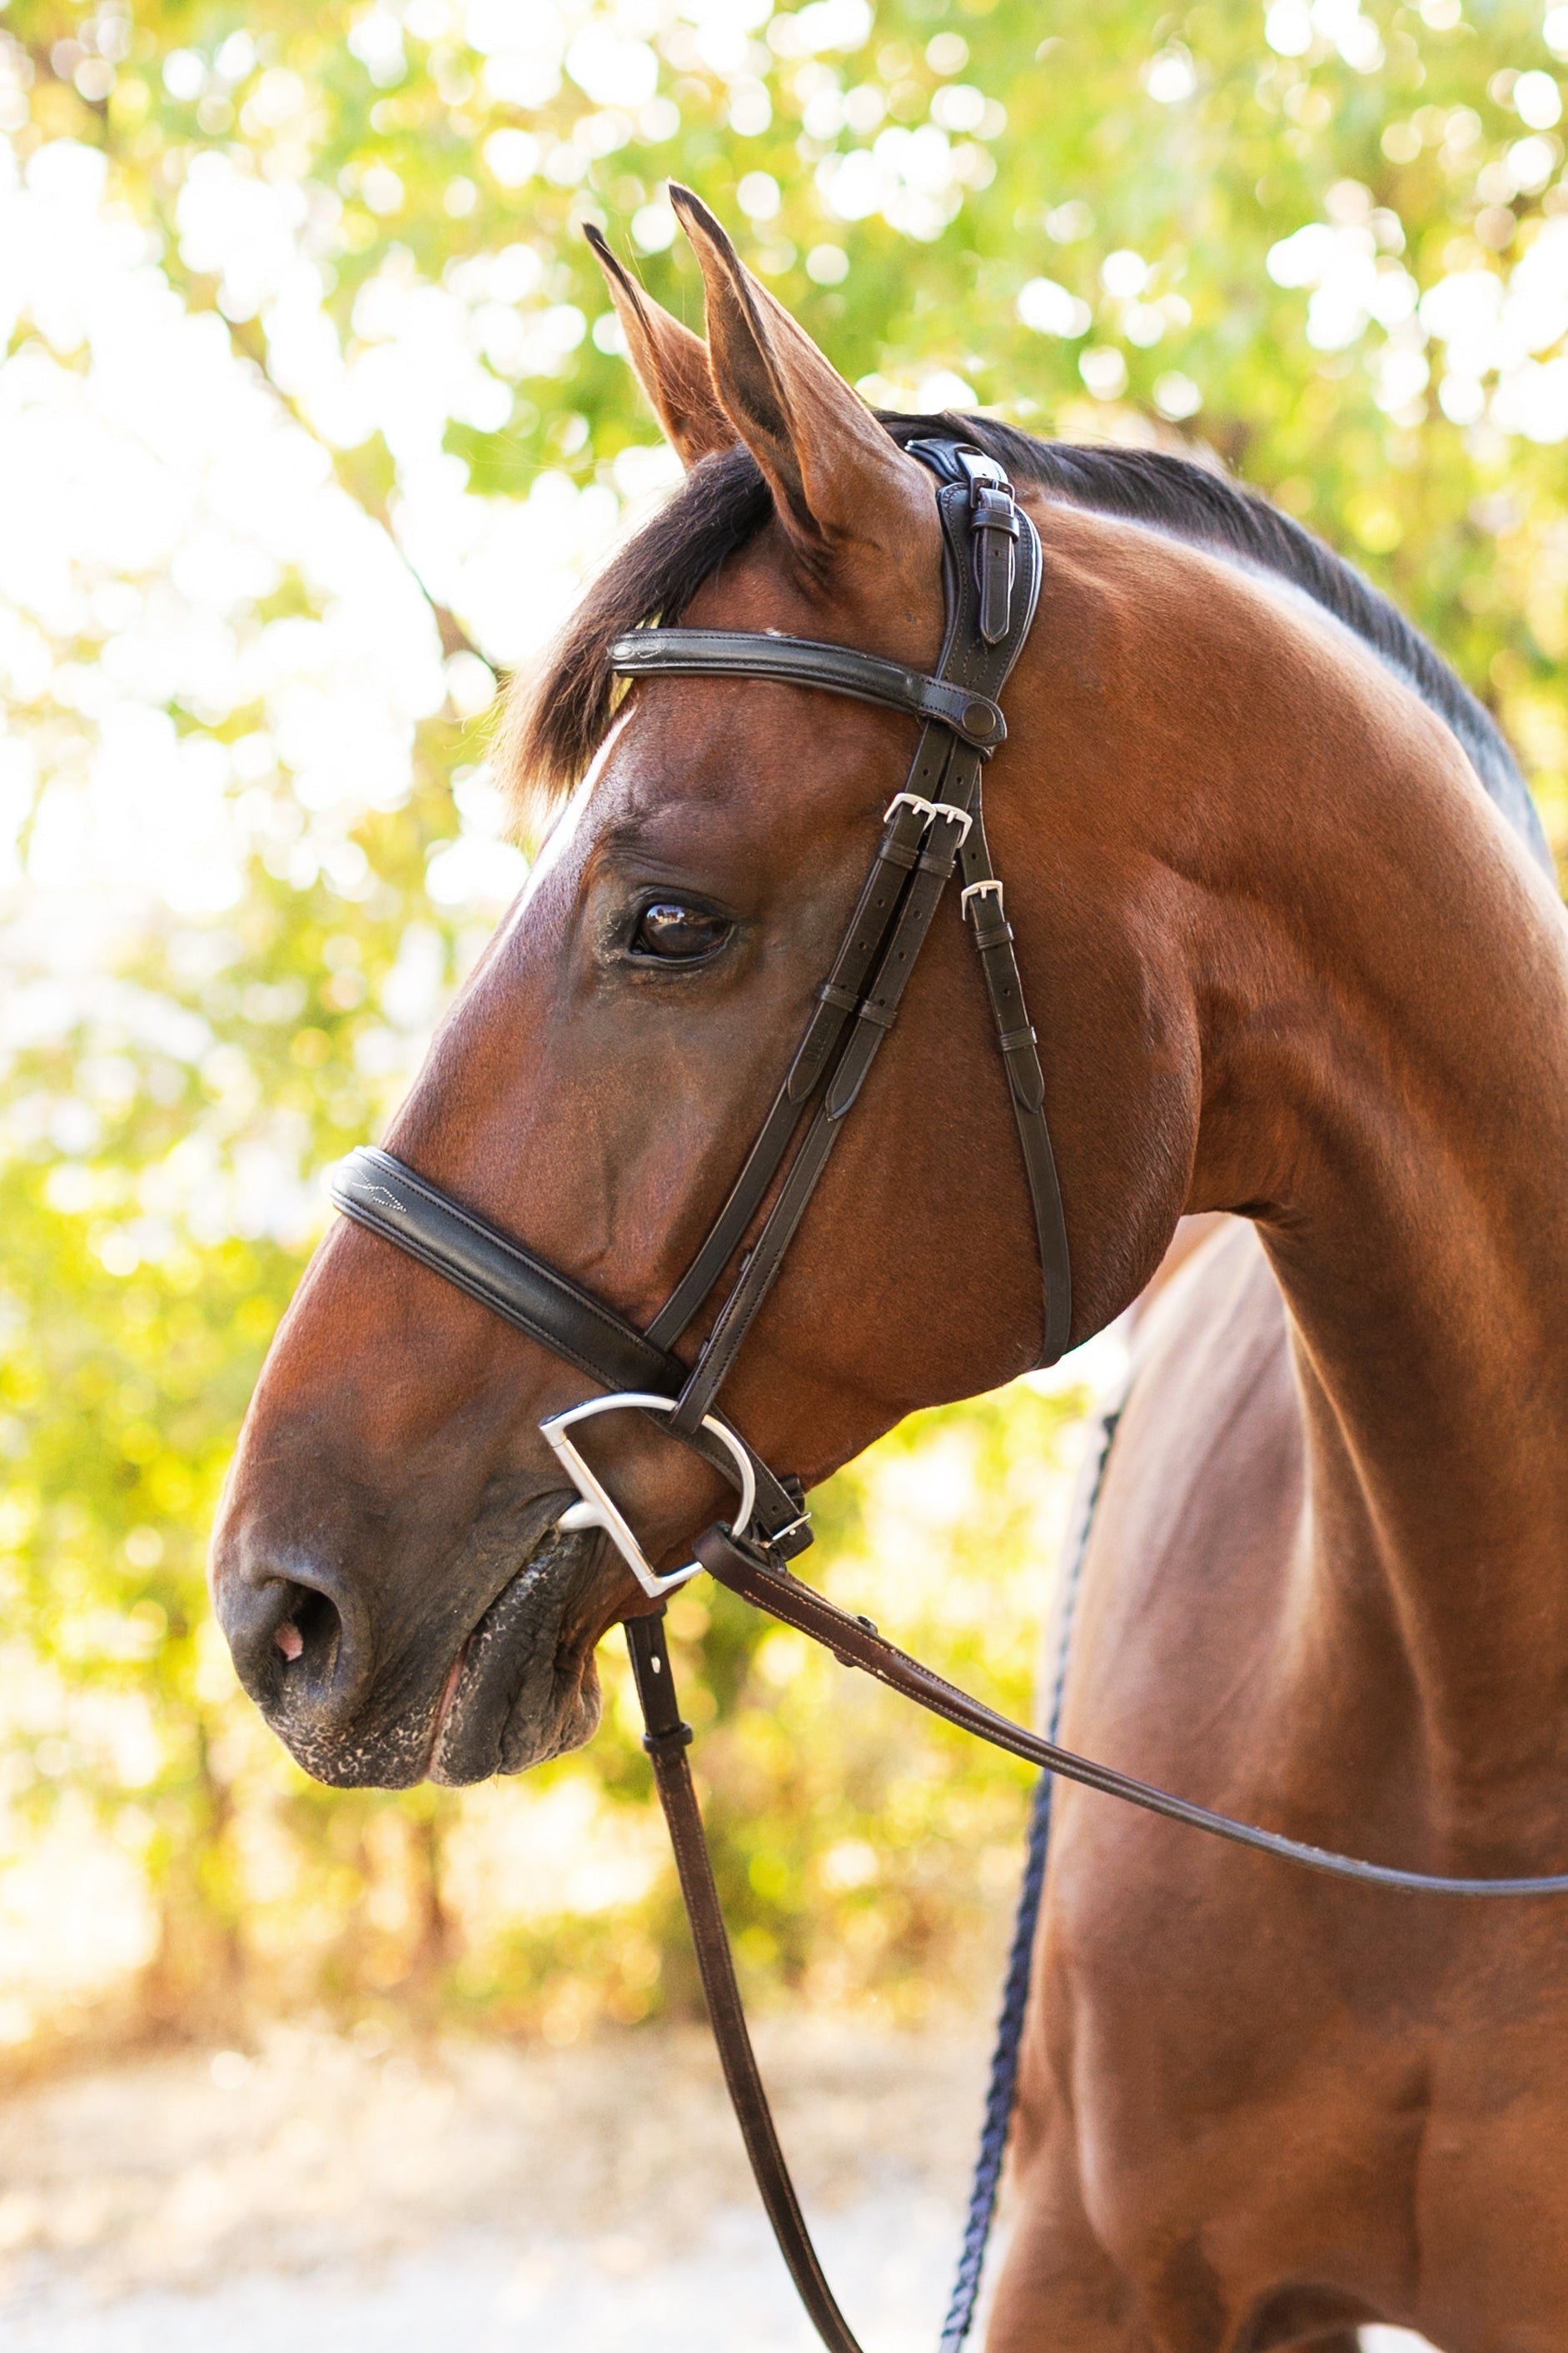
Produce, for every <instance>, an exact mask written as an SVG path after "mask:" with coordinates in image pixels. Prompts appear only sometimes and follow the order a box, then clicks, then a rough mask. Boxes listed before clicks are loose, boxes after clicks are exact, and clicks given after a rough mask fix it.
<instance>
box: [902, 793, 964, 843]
mask: <svg viewBox="0 0 1568 2353" xmlns="http://www.w3.org/2000/svg"><path fill="white" fill-rule="evenodd" d="M904 807H909V808H912V809H921V810H923V812H924V814H925V821H926V823H927V824H928V825H930V824H931V820H932V819H933V818H939V817H944V818H948V819H949V821H950V822H956V823H957V824H959V825H961V826H962V827H963V832H962V833H961V834H960V835H959V837H958V846H959V848H960V849H963V845H964V843H965V842H966V841H967V840H968V839H969V828H970V827H971V826H972V825H973V823H974V819H973V817H972V816H971V814H970V812H969V811H968V809H961V808H955V807H953V805H952V802H951V801H928V800H922V799H921V796H920V794H919V793H895V794H894V795H893V797H892V799H891V800H890V801H889V803H888V806H887V807H886V808H885V809H884V810H883V811H882V823H883V824H884V825H886V824H887V822H888V819H889V818H890V817H891V816H892V814H893V811H894V810H895V809H896V808H904Z"/></svg>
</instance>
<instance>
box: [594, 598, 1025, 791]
mask: <svg viewBox="0 0 1568 2353" xmlns="http://www.w3.org/2000/svg"><path fill="white" fill-rule="evenodd" d="M610 668H611V669H612V670H614V671H615V672H616V675H617V676H618V677H621V678H649V677H652V676H654V675H655V674H656V673H658V672H659V671H661V670H662V671H666V672H668V673H670V674H671V675H673V676H675V677H677V678H695V677H700V676H702V675H704V674H707V673H711V674H713V675H725V674H727V675H729V676H731V677H736V678H766V679H772V680H773V681H775V682H776V683H778V684H780V685H784V686H817V687H822V688H824V689H826V691H827V692H828V693H829V694H847V695H851V696H853V698H854V699H855V701H856V702H880V703H883V704H885V705H886V706H887V708H888V709H889V711H907V712H910V713H912V715H913V716H914V717H915V718H916V719H936V720H940V722H941V723H942V726H944V727H951V728H952V732H953V733H954V734H955V735H961V736H962V737H963V741H964V742H965V743H966V744H969V745H970V746H971V748H972V749H973V750H974V751H976V752H978V753H979V754H980V755H981V757H982V758H983V759H988V758H989V757H990V755H991V754H992V753H993V752H994V750H995V749H996V746H997V744H1000V743H1001V742H1002V741H1003V740H1004V738H1005V735H1006V733H1007V722H1006V721H1005V719H1004V718H1003V716H1002V706H1001V704H1000V703H998V702H993V701H992V700H991V697H990V696H989V695H988V694H977V693H974V692H973V691H971V690H970V689H969V688H967V687H963V686H954V685H952V684H950V683H949V681H947V680H946V679H941V678H928V677H927V676H926V674H925V672H924V671H923V670H910V669H907V668H906V666H905V665H904V664H903V663H902V662H895V661H884V660H883V659H882V658H881V656H880V655H879V654H863V653H859V652H858V651H857V650H856V649H855V648H854V647H853V646H831V645H826V644H824V643H823V642H822V641H821V640H820V639H818V638H776V637H774V636H773V634H772V633H771V631H763V630H752V629H658V628H654V629H634V630H633V631H632V632H631V634H630V636H629V637H625V638H616V640H615V642H614V644H613V645H612V646H611V648H610Z"/></svg>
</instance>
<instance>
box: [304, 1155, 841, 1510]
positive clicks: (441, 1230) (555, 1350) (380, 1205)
mask: <svg viewBox="0 0 1568 2353" xmlns="http://www.w3.org/2000/svg"><path fill="white" fill-rule="evenodd" d="M332 1200H333V1202H334V1204H335V1206H336V1207H337V1208H339V1209H341V1210H342V1213H343V1215H344V1217H346V1218H352V1219H353V1222H354V1223H355V1225H359V1226H363V1227H365V1228H366V1229H368V1230H369V1231H370V1232H371V1233H374V1234H379V1235H380V1236H381V1237H382V1239H383V1240H384V1241H389V1242H393V1243H395V1245H396V1247H397V1248H398V1249H399V1250H404V1251H405V1252H406V1253H407V1255H408V1256H409V1257H410V1258H414V1259H417V1260H418V1261H419V1263H420V1264H421V1265H422V1266H427V1267H428V1268H429V1269H430V1270H431V1271H432V1273H434V1274H438V1275H440V1276H442V1277H443V1279H444V1280H445V1281H446V1282H449V1283H451V1284H453V1285H454V1286H455V1288H456V1289H458V1291H463V1292H467V1293H468V1297H469V1298H470V1299H477V1300H478V1301H479V1304H480V1306H481V1307H488V1308H489V1311H490V1313H491V1314H492V1315H499V1316H500V1319H501V1321H502V1322H503V1323H505V1324H511V1325H512V1326H513V1327H514V1328H515V1329H516V1330H517V1331H519V1332H526V1333H527V1335H528V1336H529V1338H530V1339H531V1340H537V1341H538V1342H539V1343H540V1345H541V1346H542V1347H545V1348H548V1349H549V1350H550V1351H551V1353H552V1355H554V1356H562V1357H563V1358H564V1359H565V1361H566V1362H567V1363H568V1364H569V1365H575V1366H576V1367H577V1369H578V1371H579V1372H581V1373H585V1374H586V1375H587V1377H588V1378H589V1379H590V1380H591V1381H596V1382H598V1383H599V1384H600V1385H601V1386H602V1387H603V1388H606V1389H611V1390H619V1389H641V1390H643V1391H645V1392H651V1393H652V1394H653V1395H655V1396H658V1397H671V1398H673V1397H679V1394H680V1391H681V1388H682V1385H683V1384H684V1382H685V1380H686V1377H687V1367H686V1366H684V1365H683V1364H682V1363H681V1361H680V1359H679V1356H670V1355H669V1354H668V1352H667V1351H666V1350H665V1349H663V1348H660V1347H658V1346H656V1345H654V1344H653V1343H652V1342H651V1341H650V1340H649V1339H648V1338H647V1335H646V1334H644V1333H641V1332H639V1331H638V1330H637V1326H636V1324H630V1323H628V1322H627V1321H626V1317H625V1316H624V1315H617V1314H616V1311H615V1309H614V1308H613V1307H606V1306H605V1303H604V1301H603V1300H602V1299H595V1297H594V1294H593V1293H592V1292H588V1291H584V1289H583V1287H582V1285H581V1284H580V1283H576V1282H573V1281H572V1278H571V1277H570V1275H565V1274H563V1273H562V1272H561V1271H560V1269H559V1268H558V1267H553V1266H552V1265H551V1264H550V1262H549V1261H548V1260H547V1259H542V1258H540V1257H538V1256H536V1254H535V1253H534V1252H533V1251H532V1250H528V1249H526V1248H525V1247H524V1245H523V1244H522V1243H521V1242H519V1241H514V1240H512V1238H511V1236H510V1234H503V1233H502V1232H501V1231H500V1228H499V1227H497V1226H492V1225H491V1224H490V1222H489V1219H486V1218H481V1217H479V1216H477V1215H476V1214H475V1212H474V1211H473V1210H471V1209H465V1208H462V1207H461V1206H460V1205H459V1204H458V1202H456V1201H454V1200H453V1199H452V1198H451V1197H450V1195H449V1194H447V1193H443V1192H442V1191H441V1190H440V1188H439V1187H437V1186H435V1185H431V1184H428V1183H427V1182H426V1179H425V1178H424V1177H422V1176H416V1174H415V1172H414V1170H413V1169H412V1168H408V1167H405V1166H404V1164H403V1162H402V1161H401V1160H397V1159H395V1158H394V1157H393V1155H392V1154H391V1153H390V1152H383V1151H382V1150H380V1148H379V1147H378V1146H376V1145H361V1146H360V1147H359V1148H358V1149H357V1150H356V1151H353V1152H351V1153H350V1154H349V1155H348V1157H347V1158H346V1159H345V1160H343V1161H342V1162H341V1163H340V1164H339V1166H338V1170H337V1173H336V1175H335V1176H334V1178H333V1181H332ZM655 1426H656V1427H657V1426H659V1425H658V1424H656V1425H655ZM681 1435H682V1436H683V1437H684V1438H685V1440H686V1442H687V1444H688V1445H689V1446H690V1447H691V1448H692V1450H693V1451H694V1452H696V1453H698V1454H700V1455H701V1456H702V1458H703V1460H704V1461H707V1462H710V1463H711V1464H712V1466H713V1468H714V1469H715V1470H717V1471H721V1472H724V1474H725V1476H726V1477H731V1476H732V1475H733V1472H732V1466H731V1463H730V1460H729V1457H728V1455H727V1454H726V1453H725V1451H724V1449H723V1447H722V1446H721V1445H720V1444H719V1443H718V1441H717V1440H715V1439H713V1438H711V1437H710V1436H709V1434H708V1432H707V1431H706V1430H703V1429H701V1428H698V1429H696V1430H691V1431H683V1432H681ZM737 1435H739V1433H738V1432H737ZM741 1442H742V1445H744V1444H745V1440H743V1439H742V1441H741ZM746 1451H747V1454H748V1455H749V1456H750V1458H751V1463H752V1475H753V1477H754V1478H755V1480H756V1482H757V1502H756V1525H757V1526H758V1527H759V1528H761V1529H762V1530H763V1533H764V1534H765V1535H767V1537H768V1540H769V1542H770V1543H772V1544H773V1545H774V1546H775V1547H776V1548H777V1549H778V1551H779V1552H780V1554H781V1556H784V1557H791V1556H794V1555H795V1553H797V1552H804V1551H805V1547H806V1546H808V1545H809V1544H810V1542H811V1540H812V1539H811V1531H810V1529H809V1527H806V1526H803V1525H801V1514H802V1500H803V1499H802V1496H801V1493H800V1490H799V1488H798V1486H796V1485H795V1482H790V1483H789V1484H787V1485H786V1484H785V1482H784V1481H783V1480H781V1479H779V1478H778V1477H776V1476H775V1474H774V1473H773V1472H772V1471H771V1470H770V1469H769V1468H768V1465H767V1464H766V1463H765V1462H764V1461H763V1459H762V1457H761V1455H759V1454H757V1453H756V1452H754V1451H753V1450H752V1448H751V1447H749V1446H748V1447H747V1448H746Z"/></svg>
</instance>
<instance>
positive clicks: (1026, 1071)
mask: <svg viewBox="0 0 1568 2353" xmlns="http://www.w3.org/2000/svg"><path fill="white" fill-rule="evenodd" d="M959 856H960V858H961V860H962V861H963V885H964V887H963V911H964V913H965V915H966V916H967V918H968V920H969V922H970V923H971V924H972V926H973V938H974V945H975V949H976V952H977V954H978V955H979V957H980V965H981V970H982V971H983V972H984V975H985V987H986V991H987V993H988V995H989V997H990V999H991V1018H992V1020H993V1022H994V1025H995V1029H996V1043H997V1046H998V1048H999V1049H1000V1050H1001V1055H1002V1064H1003V1068H1004V1069H1005V1071H1006V1073H1007V1089H1008V1093H1009V1095H1010V1097H1011V1099H1012V1104H1013V1118H1014V1123H1015V1124H1016V1128H1017V1130H1018V1145H1019V1149H1020V1150H1021V1152H1022V1153H1023V1155H1024V1174H1025V1176H1026V1179H1027V1181H1028V1187H1029V1201H1030V1206H1031V1207H1032V1208H1033V1210H1034V1213H1035V1237H1036V1240H1037V1243H1038V1245H1039V1252H1040V1271H1041V1273H1042V1275H1043V1276H1044V1278H1045V1284H1046V1328H1045V1338H1044V1341H1043V1343H1042V1345H1041V1349H1040V1355H1039V1357H1038V1360H1037V1362H1038V1364H1039V1365H1040V1366H1046V1365H1054V1364H1055V1363H1056V1362H1057V1360H1058V1357H1059V1356H1061V1354H1062V1352H1063V1350H1064V1349H1065V1348H1066V1346H1067V1345H1068V1338H1069V1337H1070V1335H1071V1332H1072V1260H1071V1257H1070V1255H1069V1253H1068V1234H1067V1220H1066V1218H1065V1217H1064V1216H1063V1213H1062V1193H1061V1186H1060V1183H1059V1182H1058V1176H1057V1161H1056V1155H1055V1153H1054V1152H1053V1151H1052V1150H1051V1132H1050V1129H1049V1127H1048V1126H1047V1122H1046V1082H1045V1076H1044V1073H1043V1072H1042V1071H1041V1069H1040V1058H1039V1056H1038V1054H1037V1052H1036V1050H1035V1029H1034V1025H1033V1023H1032V1022H1031V1021H1030V1019H1029V1014H1028V1008H1027V1007H1026V1004H1025V1002H1024V983H1023V979H1022V976H1020V974H1019V971H1018V959H1017V956H1016V954H1015V952H1014V947H1013V926H1012V924H1011V923H1009V922H1008V921H1007V916H1006V913H1005V905H1004V901H1003V891H1002V884H1001V883H1000V881H998V880H997V877H996V871H995V869H994V866H993V865H992V863H991V848H990V844H989V843H988V842H987V840H986V839H985V817H984V811H983V810H982V809H981V808H980V807H979V806H978V805H977V806H976V808H975V813H974V823H973V826H971V828H970V829H969V835H968V838H967V839H966V840H965V841H964V844H963V849H961V851H960V852H959Z"/></svg>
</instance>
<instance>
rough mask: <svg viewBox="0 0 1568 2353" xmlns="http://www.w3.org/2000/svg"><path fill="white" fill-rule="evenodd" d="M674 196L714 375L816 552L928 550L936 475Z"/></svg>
mask: <svg viewBox="0 0 1568 2353" xmlns="http://www.w3.org/2000/svg"><path fill="white" fill-rule="evenodd" d="M669 200H670V203H671V204H672V205H673V206H674V207H675V210H676V213H677V214H678V216H679V220H680V225H681V227H682V228H683V229H684V230H685V231H686V234H687V236H688V237H689V239H690V241H691V246H692V250H693V251H694V252H695V254H696V256H697V259H698V261H699V263H700V266H701V270H702V278H703V283H704V286H705V288H706V290H707V297H708V338H709V342H708V353H709V364H710V367H711V369H712V372H713V381H714V383H715V385H717V387H718V393H719V398H720V399H721V401H722V403H723V405H724V406H725V408H726V410H727V411H728V412H729V415H730V417H731V418H732V419H733V422H734V425H735V427H736V430H737V431H738V432H739V434H740V437H741V438H742V440H743V441H744V442H745V444H746V446H747V448H749V449H750V450H751V452H752V457H753V458H755V459H756V461H757V463H758V465H759V466H760V467H761V468H762V470H763V474H764V475H765V476H766V477H767V480H768V485H769V487H770V489H771V490H772V491H773V504H774V507H775V508H776V510H777V512H778V515H779V519H780V521H781V522H783V524H784V529H785V530H786V532H788V533H789V535H790V537H791V539H792V540H793V541H794V542H795V546H796V547H797V549H798V550H799V551H800V552H801V553H802V554H804V555H805V557H806V558H807V560H808V562H811V561H816V562H820V561H821V560H822V558H823V557H824V556H825V555H828V554H836V553H839V552H842V551H844V550H846V549H848V548H852V547H854V546H856V545H859V546H861V547H869V548H873V549H875V550H877V551H878V553H879V554H881V555H883V556H886V555H887V554H890V553H895V552H896V553H899V554H902V553H903V552H904V551H906V550H907V549H908V547H909V546H910V538H911V533H912V537H913V543H914V545H916V546H918V547H919V548H921V553H922V555H923V554H924V552H925V542H926V537H927V532H926V530H925V529H924V528H921V524H926V525H930V526H934V520H935V518H934V511H933V509H932V506H931V484H930V482H929V480H928V479H927V477H926V476H925V474H924V473H922V471H921V468H920V467H919V466H917V465H916V463H915V461H914V459H912V458H906V457H905V455H904V453H903V451H902V450H901V449H900V448H899V446H898V443H897V442H896V441H894V440H893V438H892V437H891V436H890V435H889V433H887V432H885V431H884V429H883V428H882V427H881V426H880V425H879V423H878V422H877V419H876V418H875V417H873V416H872V414H871V412H870V410H869V409H868V407H867V406H866V404H865V402H864V401H863V400H862V399H861V398H860V396H859V395H858V393H856V392H854V391H852V390H851V388H850V386H849V385H847V384H846V383H845V381H844V378H843V377H842V376H841V375H839V373H838V371H837V368H835V367H834V366H832V365H831V364H830V363H829V362H828V361H827V360H826V359H825V358H824V357H823V355H822V353H820V352H819V351H818V350H817V348H816V344H815V343H813V342H812V340H811V337H810V336H809V335H808V334H807V333H806V332H805V329H804V327H800V326H797V325H796V323H795V321H794V320H793V319H792V318H791V317H790V315H789V312H788V311H786V310H784V307H783V305H782V304H781V303H779V302H776V301H774V299H773V296H772V295H771V294H770V293H769V292H768V290H767V289H766V287H765V286H763V285H761V284H759V282H758V280H756V279H755V278H753V277H752V273H751V271H750V270H749V269H747V268H746V267H745V265H744V263H743V262H742V259H741V258H740V256H739V254H738V253H737V252H736V251H735V248H734V247H733V246H732V245H731V242H730V239H729V238H728V237H727V236H726V235H725V233H724V231H723V229H722V228H721V227H720V225H719V223H718V222H717V221H716V220H715V219H714V217H713V216H712V214H711V213H710V211H709V210H708V207H707V206H706V205H704V204H703V203H702V202H701V201H700V198H699V197H697V196H694V195H692V193H691V191H690V189H689V188H682V187H679V186H677V185H674V184H673V183H672V184H671V186H670V191H669Z"/></svg>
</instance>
